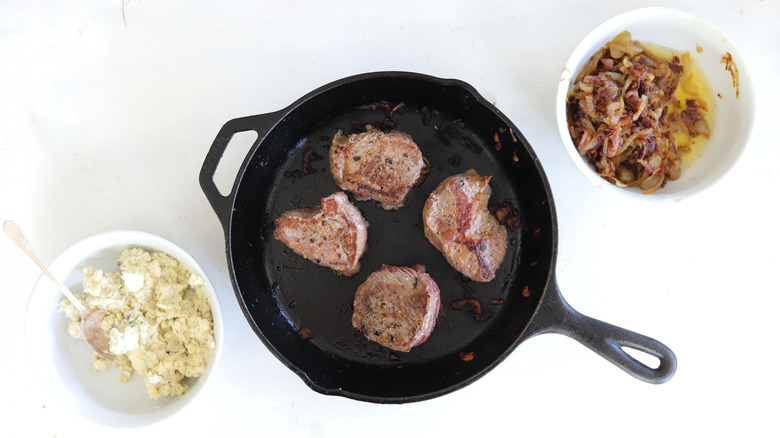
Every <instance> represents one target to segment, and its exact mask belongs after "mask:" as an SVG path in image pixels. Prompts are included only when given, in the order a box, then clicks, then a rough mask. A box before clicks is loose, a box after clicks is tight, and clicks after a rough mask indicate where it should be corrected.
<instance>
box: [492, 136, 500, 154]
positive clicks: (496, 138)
mask: <svg viewBox="0 0 780 438" xmlns="http://www.w3.org/2000/svg"><path fill="white" fill-rule="evenodd" d="M493 143H495V147H496V150H497V151H500V150H501V140H500V139H499V138H498V133H495V134H493Z"/></svg>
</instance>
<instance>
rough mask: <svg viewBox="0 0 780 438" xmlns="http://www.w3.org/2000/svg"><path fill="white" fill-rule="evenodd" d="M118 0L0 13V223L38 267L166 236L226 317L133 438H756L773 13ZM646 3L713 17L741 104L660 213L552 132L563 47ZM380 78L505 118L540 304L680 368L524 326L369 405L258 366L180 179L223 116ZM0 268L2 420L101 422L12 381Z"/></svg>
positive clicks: (200, 207) (65, 427) (25, 281)
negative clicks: (710, 162)
mask: <svg viewBox="0 0 780 438" xmlns="http://www.w3.org/2000/svg"><path fill="white" fill-rule="evenodd" d="M121 1H122V0H112V1H70V0H56V1H45V2H44V1H40V0H35V1H30V0H26V1H23V0H19V1H16V0H0V196H1V197H0V219H2V220H5V219H11V218H12V219H15V220H16V221H17V222H19V223H20V224H22V226H23V228H24V229H25V230H26V232H27V234H28V235H29V236H30V237H31V239H32V240H33V241H34V242H35V243H36V244H37V246H38V248H39V249H40V250H41V252H42V253H43V255H44V256H45V257H46V258H47V259H49V260H52V259H54V258H55V257H56V256H57V255H58V254H59V253H61V252H62V251H63V250H65V249H66V248H67V247H69V246H70V245H72V244H73V243H75V242H77V241H79V240H81V239H83V238H85V237H87V236H90V235H92V234H95V233H98V232H101V231H106V230H113V229H136V230H143V231H147V232H151V233H155V234H158V235H161V236H163V237H165V238H167V239H169V240H171V241H173V242H174V243H177V244H178V245H180V246H182V247H183V248H184V249H185V250H187V251H189V252H190V253H191V254H192V255H193V257H195V259H196V260H198V261H199V262H200V264H201V265H202V266H203V267H204V269H205V270H206V272H207V273H208V274H209V276H210V277H211V280H212V281H213V282H214V283H215V286H216V287H217V289H218V293H219V295H220V298H221V303H222V308H223V312H224V318H225V323H226V325H225V349H224V355H223V358H222V363H221V367H220V369H219V370H218V372H217V374H216V376H215V377H214V381H213V382H211V384H210V385H209V386H208V387H207V388H206V389H205V390H204V392H202V393H201V394H200V396H199V398H198V399H197V400H196V401H195V402H193V404H192V405H190V406H189V407H188V408H187V409H185V410H184V411H182V412H180V413H179V414H177V415H176V416H174V417H172V418H171V419H169V420H167V421H165V422H163V423H159V424H157V425H154V426H152V427H150V428H147V429H144V430H143V431H142V432H143V433H145V434H148V435H150V436H162V435H164V434H165V435H169V434H173V433H177V434H178V433H182V434H187V435H191V434H198V435H203V434H209V435H208V436H211V435H213V434H221V433H224V434H225V436H233V435H235V434H237V433H238V432H241V433H242V434H243V435H252V436H338V437H344V436H362V435H365V434H366V433H371V434H372V435H378V436H392V437H399V436H422V435H431V434H436V435H437V436H482V437H484V436H493V435H496V434H498V435H499V436H503V435H512V436H563V435H572V434H576V435H577V436H607V437H610V436H626V435H629V436H656V435H665V434H669V435H672V436H769V435H774V434H776V433H777V422H776V421H773V420H771V418H772V417H775V418H776V416H777V411H778V408H779V407H780V403H778V395H777V394H778V393H779V392H780V382H779V381H778V379H779V378H778V375H780V373H778V370H777V366H778V358H779V357H778V353H777V348H778V341H777V334H778V322H777V317H776V315H777V309H778V307H779V306H780V298H778V297H779V296H780V288H779V287H778V283H777V282H776V278H777V271H778V269H779V268H780V266H778V260H779V259H780V258H779V257H778V255H777V246H778V244H780V232H778V223H779V222H780V216H779V215H778V213H777V210H778V196H779V195H778V189H780V181H779V180H778V159H779V158H780V155H779V154H778V149H780V145H779V144H778V135H777V129H778V123H779V122H778V118H777V114H778V99H779V98H780V92H778V74H779V72H780V31H779V30H778V29H780V26H778V23H780V2H778V1H775V0H765V1H757V0H751V1H723V0H721V1H710V0H702V1H682V2H680V1H656V2H652V1H625V0H624V1H590V2H579V1H553V0H548V1H541V2H520V1H494V0H482V1H479V2H465V1H460V2H447V1H404V0H396V1H386V2H368V1H352V2H350V1H283V2H270V1H255V2H229V1H225V2H217V1H210V2H206V1H197V0H189V1H150V0H132V1H131V2H130V3H129V4H127V5H126V6H125V13H126V21H127V24H126V25H125V24H124V23H123V19H122V8H121ZM646 5H667V6H674V7H677V8H680V9H683V10H686V11H689V12H692V13H694V14H696V15H698V16H700V17H702V18H703V19H705V20H707V21H709V22H710V23H712V24H713V25H714V26H716V27H717V28H718V29H720V30H721V31H722V32H723V33H724V34H725V35H726V36H727V37H728V38H729V39H730V40H731V41H732V42H733V43H734V45H735V46H736V47H737V48H738V49H739V51H740V53H741V55H742V57H743V58H744V61H745V64H746V65H743V66H739V67H740V69H745V70H747V71H749V73H750V74H751V76H752V79H753V81H754V85H755V90H756V123H755V129H754V133H753V136H752V140H751V142H750V144H749V145H748V148H747V150H746V151H745V153H744V155H743V156H742V158H741V159H740V160H739V162H738V163H737V164H736V166H735V167H734V169H733V170H732V171H731V172H730V173H729V174H728V175H727V176H726V177H725V178H724V179H722V180H721V181H720V182H719V183H717V184H716V185H715V186H713V187H712V188H711V189H709V190H708V191H706V192H705V193H703V194H700V195H698V196H696V197H694V198H691V199H687V200H685V201H683V202H681V203H672V204H661V205H659V204H651V203H643V202H638V201H634V200H627V199H625V198H619V197H616V196H614V193H609V192H607V191H604V190H600V189H596V188H595V187H594V186H593V185H592V184H591V183H590V182H589V181H587V180H586V179H585V178H584V177H583V176H581V175H580V174H579V173H578V171H577V169H576V168H575V167H574V165H573V164H572V163H571V161H570V159H569V157H568V156H567V154H566V152H565V151H564V150H563V148H562V145H561V141H560V138H559V137H558V133H557V129H556V125H555V115H554V108H555V105H554V104H555V103H554V96H555V88H556V86H557V83H558V78H559V75H560V72H561V68H562V66H563V65H564V63H565V61H566V59H567V58H568V56H569V54H570V53H571V50H572V49H573V48H574V46H575V45H576V44H577V42H578V41H579V39H580V38H581V37H583V36H584V35H585V34H586V33H587V32H588V31H590V30H591V29H592V28H593V27H595V26H596V25H597V24H599V23H600V22H602V21H604V20H606V19H607V18H609V17H611V16H613V15H615V14H617V13H619V12H622V11H625V10H628V9H633V8H635V7H639V6H646ZM380 70H408V71H416V72H421V73H426V74H430V75H434V76H439V77H445V78H449V77H451V78H457V79H461V80H464V81H466V82H468V83H470V84H471V85H473V86H474V87H475V88H476V89H477V90H478V91H479V92H480V93H482V94H483V95H484V96H485V97H486V98H487V99H488V100H490V101H491V102H493V103H494V104H495V105H496V106H497V107H498V108H499V109H500V110H501V111H502V112H504V113H505V114H506V115H507V116H508V117H509V118H510V119H512V121H513V122H514V123H515V124H516V125H518V126H519V127H520V129H521V130H522V132H523V134H524V135H525V137H526V138H527V139H528V140H529V142H530V143H531V145H532V146H533V147H534V149H535V151H536V153H537V154H538V155H539V158H540V160H541V163H542V165H543V167H544V169H545V171H546V173H547V176H548V178H549V180H550V183H551V186H552V190H553V194H554V197H555V201H556V205H557V211H558V217H559V225H560V242H559V261H558V268H557V273H558V278H559V281H560V286H561V290H562V292H563V294H564V296H565V297H566V298H567V300H568V301H569V302H570V304H572V306H573V307H574V308H576V309H577V310H579V311H581V312H582V313H585V314H587V315H590V316H593V317H596V318H599V319H602V320H604V321H608V322H610V323H613V324H615V325H619V326H622V327H626V328H629V329H631V330H634V331H637V332H640V333H643V334H646V335H649V336H651V337H654V338H656V339H658V340H660V341H662V342H663V343H665V344H667V345H668V346H669V347H671V348H672V349H673V350H674V352H675V353H676V355H677V358H678V360H679V366H678V370H677V374H676V375H675V377H674V378H673V379H672V380H671V381H669V382H668V383H666V384H663V385H650V384H646V383H643V382H640V381H638V380H636V379H634V378H632V377H630V376H628V375H627V374H625V373H623V372H622V371H620V370H619V369H617V368H615V367H614V366H612V365H611V364H609V363H608V362H607V361H605V360H604V359H602V358H601V357H599V356H597V355H596V354H594V353H592V352H591V351H590V350H588V349H586V348H585V347H583V346H581V345H579V344H578V343H576V342H575V341H573V340H571V339H569V338H566V337H563V336H559V335H543V336H539V337H536V338H532V339H530V340H528V341H526V342H524V343H523V344H521V345H520V346H519V347H518V348H517V349H516V350H515V351H514V352H513V353H512V354H511V355H510V356H509V357H508V358H507V359H506V360H505V361H504V362H502V363H501V364H500V365H499V366H498V367H497V368H496V369H494V370H493V371H492V372H490V373H488V374H487V376H485V377H484V378H482V379H480V380H478V381H477V382H476V383H474V384H472V385H470V386H468V387H466V388H464V389H462V390H460V391H457V392H455V393H452V394H449V395H446V396H444V397H441V398H437V399H434V400H430V401H426V402H422V403H414V404H410V405H400V406H399V405H387V406H385V405H374V404H368V403H361V402H356V401H352V400H349V399H345V398H341V397H327V396H323V395H320V394H318V393H315V392H314V391H312V390H310V389H309V388H308V387H307V386H306V385H305V384H304V383H303V382H302V381H301V380H300V379H299V378H298V377H297V376H295V375H294V374H293V373H292V372H290V371H289V370H288V369H287V368H286V367H285V366H284V365H282V364H281V363H280V362H279V361H277V360H276V359H275V358H274V357H273V356H272V355H271V354H270V353H269V352H268V350H267V349H266V348H265V347H264V345H263V344H262V343H261V342H260V341H259V339H258V338H257V337H256V335H255V334H254V332H253V331H252V330H251V328H250V326H249V324H248V323H247V322H246V320H245V319H244V317H243V315H242V313H241V310H240V308H239V307H238V304H237V301H236V299H235V298H234V294H233V290H232V288H231V285H230V280H229V276H228V273H227V268H226V260H225V254H224V240H223V231H222V228H221V227H220V224H219V222H218V220H217V217H216V215H215V214H214V213H213V211H212V209H211V207H210V206H209V204H208V202H207V201H206V198H205V196H204V195H203V193H202V192H201V190H200V187H199V185H198V172H199V170H200V166H201V164H202V161H203V159H204V158H205V154H206V151H207V150H208V148H209V146H210V145H211V142H212V141H213V139H214V136H215V135H216V133H217V131H218V130H219V128H220V127H221V126H222V124H223V123H224V122H226V121H228V120H229V119H232V118H235V117H240V116H245V115H252V114H259V113H264V112H271V111H274V110H277V109H281V108H283V107H285V106H287V105H289V104H290V103H292V102H293V101H295V100H296V99H298V98H299V97H300V96H302V95H304V94H306V93H308V92H309V91H311V90H313V89H314V88H317V87H319V86H321V85H324V84H325V83H328V82H331V81H333V80H336V79H339V78H342V77H345V76H350V75H353V74H357V73H363V72H369V71H380ZM228 149H229V150H228V154H227V155H226V157H225V159H224V160H223V162H222V163H223V164H222V166H224V167H222V166H221V167H220V172H221V173H224V174H225V175H226V176H225V175H222V176H221V177H220V178H221V179H220V181H227V184H230V181H231V180H232V177H233V176H234V175H235V169H236V168H237V167H238V165H239V163H240V160H241V158H242V154H243V153H244V151H241V150H239V151H238V152H235V151H232V150H231V148H228ZM234 149H238V148H234ZM234 152H235V153H234ZM230 166H233V167H232V170H231V167H230ZM223 169H225V170H224V171H223ZM231 172H232V174H231ZM220 181H218V182H220ZM221 183H222V182H221ZM2 240H5V239H2ZM0 269H2V271H0V272H1V274H0V278H2V279H3V287H2V298H3V303H2V308H3V310H4V311H3V318H2V322H0V329H1V331H2V337H0V351H1V353H0V358H1V359H0V376H2V379H3V383H2V393H3V396H2V397H0V417H1V418H2V419H3V430H5V431H14V430H17V431H19V432H18V433H21V434H22V435H20V436H25V435H26V436H44V437H51V436H57V437H73V436H80V437H83V436H95V435H97V434H98V433H106V432H107V431H106V430H105V428H103V427H98V426H95V425H92V424H90V423H87V422H85V421H84V420H81V419H80V418H72V417H68V416H66V412H67V411H65V410H63V409H62V408H61V407H59V406H57V405H56V402H55V401H54V400H52V399H51V398H50V397H49V396H48V395H47V392H46V390H45V388H41V387H40V386H39V385H37V384H36V383H35V381H34V376H33V375H32V374H31V372H30V371H29V364H28V361H27V358H26V353H25V348H26V347H25V345H24V337H23V336H22V332H23V326H24V312H25V307H26V303H27V300H28V297H29V293H30V291H31V289H32V288H33V286H34V284H35V281H36V280H37V278H38V277H39V271H38V269H37V268H36V267H35V266H34V265H33V264H32V263H31V262H30V261H29V260H27V259H26V258H25V257H24V256H23V255H22V253H21V252H20V251H19V250H18V249H17V248H16V247H14V246H13V245H12V244H11V243H10V242H8V241H7V240H5V242H0ZM110 432H111V433H112V436H126V435H130V434H136V433H138V432H139V431H138V430H117V431H110ZM113 434H115V435H113ZM204 436H205V435H204Z"/></svg>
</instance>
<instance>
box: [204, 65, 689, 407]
mask: <svg viewBox="0 0 780 438" xmlns="http://www.w3.org/2000/svg"><path fill="white" fill-rule="evenodd" d="M365 124H372V125H374V126H375V127H379V128H381V129H386V130H387V129H397V130H399V131H403V132H406V133H408V134H410V135H411V136H412V137H413V138H414V140H415V141H416V143H417V144H418V145H419V146H420V148H421V150H422V152H423V154H424V155H425V156H426V157H427V158H428V160H429V161H430V163H431V171H430V174H429V175H428V177H427V179H426V180H425V181H424V183H422V185H420V186H419V187H417V188H415V189H414V190H413V191H412V192H411V194H410V195H409V197H408V198H407V200H406V203H405V205H404V207H403V208H401V209H400V210H397V211H385V210H382V209H381V207H380V206H379V205H378V203H376V202H374V201H365V202H355V204H356V205H357V206H358V208H359V209H360V211H361V212H362V213H363V215H364V216H365V218H366V220H367V221H368V223H369V228H368V246H367V251H366V253H365V255H364V256H363V258H362V260H361V262H362V269H361V270H360V272H359V273H358V274H357V275H355V276H354V277H351V278H344V277H341V276H339V275H337V274H336V273H335V272H333V271H331V270H330V269H327V268H324V267H320V266H317V265H315V264H313V263H312V262H309V261H307V260H305V259H303V258H302V257H300V256H298V255H296V254H294V253H293V252H292V251H291V250H289V249H288V248H287V247H286V246H284V245H283V244H282V243H281V242H279V241H276V240H274V239H273V221H274V219H275V218H276V217H278V216H279V215H280V214H281V213H282V212H284V211H286V210H290V209H296V208H303V207H306V208H308V207H313V206H316V205H318V204H319V201H320V198H322V197H325V196H328V195H330V194H332V193H333V192H335V191H337V190H338V187H337V186H336V185H335V183H334V181H333V178H332V177H331V175H330V172H329V168H328V158H327V157H328V147H329V146H330V142H331V138H332V136H333V134H334V133H335V132H336V131H337V130H338V129H342V130H344V131H345V132H348V133H354V132H360V131H362V130H363V129H364V125H365ZM244 131H255V132H257V134H258V139H257V141H256V142H255V143H254V145H253V147H252V149H251V150H250V152H249V153H248V155H247V157H246V159H245V161H244V163H243V165H242V167H241V169H240V171H239V173H238V176H237V177H236V180H235V184H234V185H233V188H232V191H231V192H230V194H229V195H228V196H222V195H221V194H220V193H219V191H218V190H217V188H216V186H215V184H214V181H213V177H214V172H215V170H216V168H217V165H218V164H219V161H220V158H221V157H222V154H223V153H224V151H225V148H226V147H227V145H228V143H229V142H230V139H231V137H232V136H233V135H234V134H235V133H238V132H244ZM471 168H473V169H475V170H476V171H477V172H478V173H480V174H482V175H492V177H493V178H492V180H491V183H490V185H491V187H492V189H493V195H492V197H491V204H494V205H505V206H509V207H510V212H511V214H510V217H517V218H519V225H518V226H514V225H516V224H517V221H516V220H515V221H511V228H512V229H511V231H509V239H510V244H509V247H508V249H507V255H506V258H505V260H504V262H503V264H502V265H501V267H500V269H499V270H498V272H497V275H496V278H495V279H494V280H493V281H492V282H490V283H475V282H471V281H466V280H465V279H464V278H463V277H462V276H461V275H459V274H458V273H457V272H456V271H455V270H454V269H453V268H452V267H450V266H449V265H448V264H447V262H446V261H445V260H444V257H443V256H442V255H441V254H440V253H439V252H438V251H437V250H436V249H435V248H434V247H433V246H432V245H431V244H430V243H429V242H428V241H427V240H426V239H425V237H424V235H423V228H422V207H423V204H424V202H425V199H426V198H427V196H428V194H429V193H430V192H431V191H432V190H433V189H434V188H435V187H436V186H437V185H438V184H439V183H440V182H441V181H442V180H443V179H444V178H446V177H448V176H450V175H453V174H455V173H460V172H464V171H466V170H468V169H471ZM200 185H201V188H202V189H203V191H204V193H205V194H206V197H207V198H208V200H209V202H210V203H211V205H212V207H213V208H214V211H215V212H216V214H217V216H218V217H219V220H220V222H221V223H222V226H223V228H224V231H225V240H226V251H227V262H228V268H229V272H230V277H231V281H232V283H233V287H234V289H235V293H236V297H237V298H238V302H239V304H240V306H241V309H242V310H243V312H244V314H245V316H246V318H247V320H248V321H249V323H250V325H251V326H252V328H253V329H254V330H255V332H256V333H257V335H258V336H259V337H260V339H261V340H262V341H263V343H265V345H266V346H267V347H268V348H269V349H270V350H271V352H272V353H273V354H274V355H276V357H277V358H279V360H281V361H282V362H283V363H284V364H285V365H287V366H288V367H289V368H290V369H291V370H293V371H294V372H295V373H296V374H298V375H299V376H300V377H301V378H302V379H303V380H304V381H305V382H306V383H307V384H308V385H309V386H310V387H311V388H313V389H314V390H316V391H319V392H321V393H324V394H334V395H341V396H345V397H350V398H354V399H357V400H364V401H370V402H379V403H404V402H413V401H420V400H425V399H430V398H433V397H437V396H440V395H443V394H446V393H449V392H451V391H454V390H456V389H458V388H461V387H463V386H465V385H467V384H469V383H471V382H473V381H475V380H476V379H478V378H479V377H481V376H482V375H484V374H485V373H486V372H488V371H489V370H491V369H492V368H493V367H495V366H496V365H497V364H498V363H499V362H500V361H501V360H502V359H503V358H504V357H506V356H507V355H508V354H509V353H510V352H512V350H513V349H514V348H515V347H516V346H517V345H518V344H519V343H520V342H522V341H523V340H525V339H528V338H529V337H531V336H534V335H537V334H540V333H549V332H552V333H562V334H565V335H568V336H570V337H572V338H574V339H576V340H578V341H579V342H581V343H582V344H584V345H586V346H587V347H589V348H590V349H592V350H593V351H595V352H596V353H598V354H600V355H601V356H603V357H604V358H606V359H607V360H609V361H610V362H612V363H614V364H615V365H617V366H618V367H619V368H621V369H623V370H624V371H626V372H627V373H629V374H631V375H633V376H634V377H636V378H638V379H641V380H644V381H647V382H651V383H663V382H665V381H667V380H668V379H670V378H671V377H672V375H673V374H674V372H675V369H676V358H675V356H674V354H673V353H672V351H671V350H669V349H668V348H667V347H666V346H664V345H663V344H661V343H660V342H658V341H656V340H654V339H651V338H648V337H646V336H643V335H640V334H637V333H634V332H630V331H628V330H625V329H622V328H619V327H615V326H613V325H609V324H606V323H603V322H601V321H597V320H595V319H592V318H589V317H587V316H584V315H582V314H580V313H578V312H576V311H575V310H573V309H572V308H571V307H570V306H569V305H568V304H567V303H566V301H564V299H563V297H562V296H561V294H560V292H559V290H558V286H557V283H556V279H555V260H556V250H557V223H556V217H555V208H554V205H553V199H552V195H551V193H550V187H549V185H548V183H547V180H546V177H545V174H544V171H543V170H542V167H541V165H540V164H539V161H538V159H537V157H536V155H535V154H534V152H533V150H532V149H531V147H530V145H529V144H528V142H527V141H526V140H525V138H523V136H522V135H521V133H520V131H519V130H518V129H517V127H516V126H515V125H514V124H512V122H511V121H509V119H507V118H506V117H505V116H504V115H503V114H502V113H501V112H500V111H499V110H498V109H496V108H495V107H493V106H492V105H490V104H489V103H488V102H487V101H485V100H484V99H483V98H482V97H481V96H480V95H479V94H478V93H477V92H476V91H475V90H474V89H473V88H472V87H471V86H470V85H468V84H466V83H464V82H461V81H457V80H442V79H438V78H433V77H430V76H425V75H420V74H414V73H403V72H383V73H371V74H363V75H358V76H354V77H349V78H345V79H342V80H339V81H336V82H333V83H331V84H328V85H325V86H323V87H321V88H319V89H317V90H315V91H313V92H311V93H309V94H308V95H306V96H304V97H302V98H301V99H300V100H298V101H297V102H295V103H293V104H292V105H290V106H289V107H287V108H285V109H283V110H281V111H277V112H274V113H270V114H262V115H257V116H251V117H244V118H239V119H234V120H231V121H229V122H227V123H226V124H225V125H224V126H223V127H222V129H221V130H220V132H219V134H218V135H217V137H216V139H215V140H214V143H213V145H212V146H211V149H210V150H209V152H208V155H207V157H206V160H205V162H204V163H203V167H202V169H201V173H200ZM383 263H385V264H390V265H407V266H409V265H414V264H417V263H420V264H423V265H425V266H426V268H427V271H428V272H429V273H430V275H431V276H432V277H433V278H434V280H435V281H436V282H437V283H438V285H439V288H440V289H441V294H442V312H441V314H440V316H439V318H438V320H437V324H436V328H435V329H434V331H433V334H432V335H431V337H430V338H429V339H428V340H427V341H426V342H425V343H424V344H422V345H420V346H419V347H416V348H413V349H412V351H411V352H409V353H399V352H393V351H392V350H389V349H387V348H384V347H382V346H380V345H378V344H376V343H373V342H370V341H368V340H366V339H365V338H364V337H363V335H362V334H361V333H360V332H359V331H358V330H356V329H354V328H353V327H352V326H351V315H352V302H353V298H354V294H355V290H356V289H357V287H358V285H360V284H361V283H362V282H363V281H364V280H365V279H366V277H367V276H368V275H369V274H370V273H371V272H372V271H374V270H375V269H378V268H379V267H380V266H381V264H383ZM463 299H467V300H469V299H475V300H477V301H478V302H479V304H480V307H479V309H478V310H479V312H477V308H476V307H475V306H473V303H474V301H460V300H463ZM452 303H455V304H456V307H458V306H457V304H458V303H466V304H464V305H462V306H459V307H460V308H457V309H456V308H454V307H453V305H452ZM624 347H625V348H630V349H636V350H640V351H643V352H645V353H648V354H650V355H652V356H655V357H657V358H658V359H659V360H660V365H659V366H658V367H657V368H651V367H649V366H647V365H645V364H643V363H641V362H640V361H638V360H636V359H635V358H633V357H632V356H631V355H629V354H627V353H626V351H625V350H624Z"/></svg>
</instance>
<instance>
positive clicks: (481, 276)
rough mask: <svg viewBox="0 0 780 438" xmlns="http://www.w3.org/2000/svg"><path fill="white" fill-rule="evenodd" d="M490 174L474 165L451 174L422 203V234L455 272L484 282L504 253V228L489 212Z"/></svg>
mask: <svg viewBox="0 0 780 438" xmlns="http://www.w3.org/2000/svg"><path fill="white" fill-rule="evenodd" d="M489 182H490V176H479V175H478V174H477V172H475V171H474V170H473V169H471V170H468V171H466V172H465V173H462V174H460V175H454V176H451V177H449V178H447V179H445V180H444V181H442V183H441V184H439V186H438V187H437V188H436V190H434V191H433V193H431V195H430V196H429V197H428V200H427V201H426V202H425V207H423V226H424V229H425V237H427V238H428V240H429V241H430V242H431V243H432V244H433V246H435V247H436V249H438V250H439V251H441V252H442V254H444V257H445V258H446V259H447V261H448V262H449V264H450V265H452V267H453V268H455V269H457V270H458V272H460V273H461V274H463V275H465V276H466V277H468V278H470V279H472V280H474V281H481V282H487V281H490V280H492V279H493V278H494V277H495V276H496V270H497V269H498V267H499V266H500V265H501V262H502V261H503V260H504V255H505V253H506V244H507V237H506V228H504V227H503V226H502V225H501V224H499V223H498V220H497V219H496V218H495V217H493V215H491V214H490V212H489V211H488V208H487V203H488V199H490V193H491V191H490V185H489V184H488V183H489Z"/></svg>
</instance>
